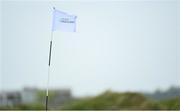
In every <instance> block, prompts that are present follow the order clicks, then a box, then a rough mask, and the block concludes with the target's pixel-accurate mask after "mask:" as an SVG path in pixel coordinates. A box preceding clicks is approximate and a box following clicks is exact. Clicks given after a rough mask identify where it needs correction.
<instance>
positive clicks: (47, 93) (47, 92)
mask: <svg viewBox="0 0 180 111" xmlns="http://www.w3.org/2000/svg"><path fill="white" fill-rule="evenodd" d="M52 41H53V31H51V40H50V46H49V63H48V78H47V88H46V111H47V110H48V98H49V80H50V68H51V67H50V66H51V52H52Z"/></svg>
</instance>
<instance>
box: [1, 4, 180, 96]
mask: <svg viewBox="0 0 180 111" xmlns="http://www.w3.org/2000/svg"><path fill="white" fill-rule="evenodd" d="M52 6H55V7H56V8H57V9H59V10H62V11H65V12H68V13H72V14H75V15H77V16H78V18H77V32H76V33H64V32H60V31H57V32H54V39H53V42H54V44H53V54H52V55H53V56H52V68H51V79H50V86H51V87H59V88H61V87H69V88H72V90H73V93H74V94H75V95H89V94H90V95H91V94H96V93H100V92H102V91H104V90H106V89H113V90H117V91H127V90H132V91H134V90H135V91H141V90H143V91H152V90H154V89H156V88H167V87H169V86H171V85H179V83H180V82H179V83H178V81H179V79H180V76H179V74H180V73H179V70H180V69H179V64H178V61H179V59H178V55H179V53H180V52H179V47H180V46H179V42H180V40H179V35H178V33H179V32H180V31H179V25H180V24H179V20H178V16H179V14H178V7H179V6H178V3H177V2H174V1H173V2H143V1H141V2H137V1H136V2H130V1H129V2H2V17H1V18H2V29H1V31H2V54H1V55H2V86H3V89H4V90H7V89H17V88H18V89H20V88H22V87H24V86H35V87H43V88H45V87H46V80H47V69H48V51H49V40H50V33H51V32H50V30H51V19H52Z"/></svg>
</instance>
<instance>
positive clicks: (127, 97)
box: [62, 91, 165, 110]
mask: <svg viewBox="0 0 180 111" xmlns="http://www.w3.org/2000/svg"><path fill="white" fill-rule="evenodd" d="M62 109H70V110H71V109H75V110H80V109H83V110H91V109H96V110H103V109H106V110H108V109H113V110H114V109H126V110H127V109H141V110H145V109H165V107H163V106H162V105H161V104H160V103H158V102H155V101H152V100H150V99H147V98H146V97H144V96H143V95H142V94H139V93H132V92H127V93H117V92H111V91H106V92H105V93H103V94H101V95H99V96H96V97H93V98H84V99H82V100H79V101H76V102H72V103H71V104H67V105H65V106H64V107H62Z"/></svg>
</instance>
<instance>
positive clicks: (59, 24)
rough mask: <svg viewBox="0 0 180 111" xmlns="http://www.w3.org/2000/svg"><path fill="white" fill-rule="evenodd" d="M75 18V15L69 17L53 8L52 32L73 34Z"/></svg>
mask: <svg viewBox="0 0 180 111" xmlns="http://www.w3.org/2000/svg"><path fill="white" fill-rule="evenodd" d="M76 18H77V16H75V15H69V14H67V13H65V12H62V11H59V10H56V9H55V8H54V11H53V23H52V31H56V30H60V31H63V32H75V31H76Z"/></svg>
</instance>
